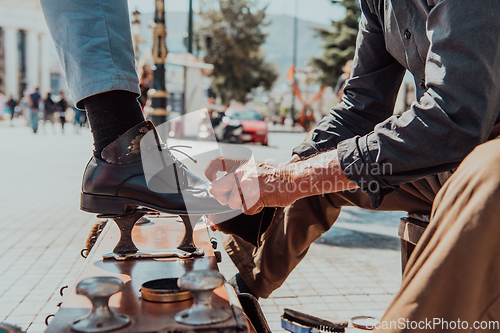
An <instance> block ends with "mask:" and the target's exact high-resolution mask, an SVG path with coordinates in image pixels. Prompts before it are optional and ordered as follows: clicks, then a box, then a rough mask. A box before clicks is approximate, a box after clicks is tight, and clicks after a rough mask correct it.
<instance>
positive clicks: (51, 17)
mask: <svg viewBox="0 0 500 333" xmlns="http://www.w3.org/2000/svg"><path fill="white" fill-rule="evenodd" d="M40 3H41V6H42V10H43V14H44V16H45V21H46V22H47V26H48V27H49V30H50V34H51V35H52V39H53V40H54V43H55V45H56V50H57V53H58V55H59V60H60V62H61V65H62V68H63V70H64V73H65V75H66V82H67V84H68V89H69V93H70V96H71V99H72V100H73V101H75V102H76V106H77V107H78V108H79V109H83V105H82V103H80V102H81V101H82V99H84V98H86V97H89V96H92V95H96V94H99V93H102V92H105V91H110V90H126V91H131V92H133V93H136V94H137V96H139V95H140V90H139V78H138V76H137V73H136V71H135V59H134V49H133V45H132V36H131V32H130V19H129V14H128V4H127V0H71V1H68V0H41V1H40Z"/></svg>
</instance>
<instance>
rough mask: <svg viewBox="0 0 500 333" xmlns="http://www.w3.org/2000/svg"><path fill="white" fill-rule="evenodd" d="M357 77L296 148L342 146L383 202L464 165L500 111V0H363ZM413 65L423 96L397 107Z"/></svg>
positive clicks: (345, 158)
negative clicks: (387, 196) (393, 193)
mask: <svg viewBox="0 0 500 333" xmlns="http://www.w3.org/2000/svg"><path fill="white" fill-rule="evenodd" d="M361 9H362V16H361V20H360V25H359V28H360V29H359V34H358V39H357V51H356V55H355V58H354V64H353V69H352V77H351V79H349V80H348V82H347V84H346V87H345V96H344V98H343V100H342V102H341V103H339V104H338V105H337V106H335V107H333V108H332V109H331V111H330V114H329V115H328V116H326V117H325V118H323V120H321V122H320V123H319V124H318V125H317V126H316V128H315V129H314V133H313V136H312V139H311V140H309V141H306V142H304V143H303V144H301V145H299V146H298V147H296V148H295V149H294V153H295V154H298V155H299V156H300V157H302V158H306V157H309V156H311V155H313V154H316V153H318V152H322V151H327V150H331V149H334V148H337V153H338V157H339V161H340V164H341V167H342V170H343V171H344V173H345V174H346V175H347V176H348V177H349V178H350V179H351V180H352V181H353V182H355V183H356V184H358V185H359V186H360V187H361V189H362V190H363V191H365V192H368V194H369V195H370V196H371V198H372V205H373V206H374V208H376V207H378V206H379V205H380V203H381V201H382V199H383V196H384V195H385V194H387V193H389V192H391V191H392V190H394V189H395V188H397V185H399V184H404V183H407V182H411V181H414V180H418V179H421V178H423V177H426V176H430V175H433V174H437V173H440V172H443V171H447V170H451V169H453V168H456V167H457V166H458V165H459V163H460V162H461V161H462V160H463V159H464V158H465V156H466V155H467V154H468V153H470V152H471V151H472V150H473V149H474V147H476V146H477V145H479V144H481V143H483V142H485V141H486V140H487V138H488V135H489V134H490V131H491V129H492V127H493V125H494V124H495V123H498V122H499V120H500V119H499V111H500V1H499V0H483V1H477V0H441V1H440V0H434V1H432V0H428V1H425V0H392V1H391V0H361ZM405 69H407V70H408V71H410V72H411V73H412V74H413V76H414V79H415V83H416V87H417V92H416V93H417V100H416V102H414V103H413V104H412V105H411V108H410V109H409V110H407V111H406V112H404V113H403V114H402V115H401V116H395V115H392V113H393V110H394V104H395V101H396V96H397V93H398V90H399V87H400V85H401V82H402V79H403V76H404V73H405Z"/></svg>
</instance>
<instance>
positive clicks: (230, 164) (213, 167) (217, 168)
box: [205, 156, 246, 182]
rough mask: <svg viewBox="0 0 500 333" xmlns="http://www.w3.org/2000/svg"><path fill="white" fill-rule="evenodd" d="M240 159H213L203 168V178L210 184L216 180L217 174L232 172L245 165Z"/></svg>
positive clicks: (219, 157)
mask: <svg viewBox="0 0 500 333" xmlns="http://www.w3.org/2000/svg"><path fill="white" fill-rule="evenodd" d="M245 162H246V161H245V160H242V159H231V158H226V157H223V156H218V157H215V158H214V159H213V160H211V161H210V162H209V163H208V165H207V167H206V168H205V176H206V177H207V179H208V180H209V181H211V182H213V181H215V180H216V179H217V172H227V173H231V172H234V170H236V169H237V168H238V167H239V166H240V165H242V164H243V163H245Z"/></svg>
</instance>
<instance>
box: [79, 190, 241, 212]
mask: <svg viewBox="0 0 500 333" xmlns="http://www.w3.org/2000/svg"><path fill="white" fill-rule="evenodd" d="M137 207H146V208H149V209H152V210H154V211H158V212H162V213H167V214H174V215H187V214H191V215H193V214H195V215H206V214H220V213H227V212H228V211H231V209H230V208H228V210H227V211H226V210H224V211H220V210H219V211H208V212H207V211H203V212H201V211H200V212H197V211H192V210H189V212H188V211H186V210H176V209H166V208H163V207H158V206H155V205H151V204H149V203H146V202H142V201H139V200H135V199H128V198H120V197H112V196H107V195H97V194H87V193H81V195H80V209H81V210H83V211H85V212H88V213H94V214H101V215H122V214H124V213H126V212H130V211H131V210H133V209H136V208H137Z"/></svg>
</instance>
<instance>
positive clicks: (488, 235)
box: [382, 138, 500, 332]
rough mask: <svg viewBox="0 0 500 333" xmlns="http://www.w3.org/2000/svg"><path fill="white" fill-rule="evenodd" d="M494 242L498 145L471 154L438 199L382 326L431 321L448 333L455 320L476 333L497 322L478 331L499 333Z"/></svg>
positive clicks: (497, 233) (499, 200)
mask: <svg viewBox="0 0 500 333" xmlns="http://www.w3.org/2000/svg"><path fill="white" fill-rule="evenodd" d="M499 240H500V138H497V139H495V140H492V141H489V142H487V143H484V144H482V145H481V146H479V147H477V148H476V149H475V150H474V151H473V152H472V153H470V154H469V156H467V158H466V159H465V160H464V161H463V162H462V163H461V164H460V166H459V167H458V169H457V170H456V172H455V173H454V174H453V176H451V178H450V179H449V180H448V182H447V183H446V184H445V185H444V186H443V188H442V189H441V190H440V191H439V193H438V194H437V196H436V200H435V202H434V205H433V211H432V216H431V221H430V224H429V226H428V227H427V229H426V231H425V233H424V235H423V236H422V238H421V239H420V241H419V243H418V245H417V247H416V248H415V251H414V252H413V254H412V256H411V257H410V259H409V261H408V264H407V266H406V269H405V272H404V278H403V282H402V285H401V289H400V291H399V292H398V294H397V295H396V298H395V300H394V301H393V302H392V304H391V305H390V306H389V309H388V310H387V312H386V314H385V315H384V317H383V319H382V324H383V323H384V322H390V321H396V322H397V321H398V320H401V321H404V322H407V320H408V321H416V322H419V321H424V322H425V320H426V319H427V320H428V321H429V320H430V321H431V322H432V321H433V318H436V319H434V320H436V323H438V324H439V325H437V326H435V328H434V329H435V330H436V331H438V332H452V331H457V330H458V329H453V328H452V327H453V325H457V321H458V320H460V321H461V322H466V323H464V324H462V325H468V326H469V330H467V331H468V332H475V331H476V330H475V329H473V327H472V326H473V325H474V322H475V321H496V325H497V326H496V327H492V326H490V327H489V329H487V330H485V331H489V332H498V331H500V328H499V326H498V325H500V264H499V263H500V259H499V258H500V246H499ZM443 320H444V321H447V322H448V326H446V323H443V322H442V321H443ZM439 321H441V322H439ZM486 324H488V325H489V324H490V323H486ZM486 324H485V323H483V325H486ZM491 325H494V323H491ZM446 327H448V328H446ZM384 331H385V330H384ZM390 331H392V332H404V331H408V329H393V330H390ZM477 331H481V332H482V331H483V330H479V329H478V330H477Z"/></svg>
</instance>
